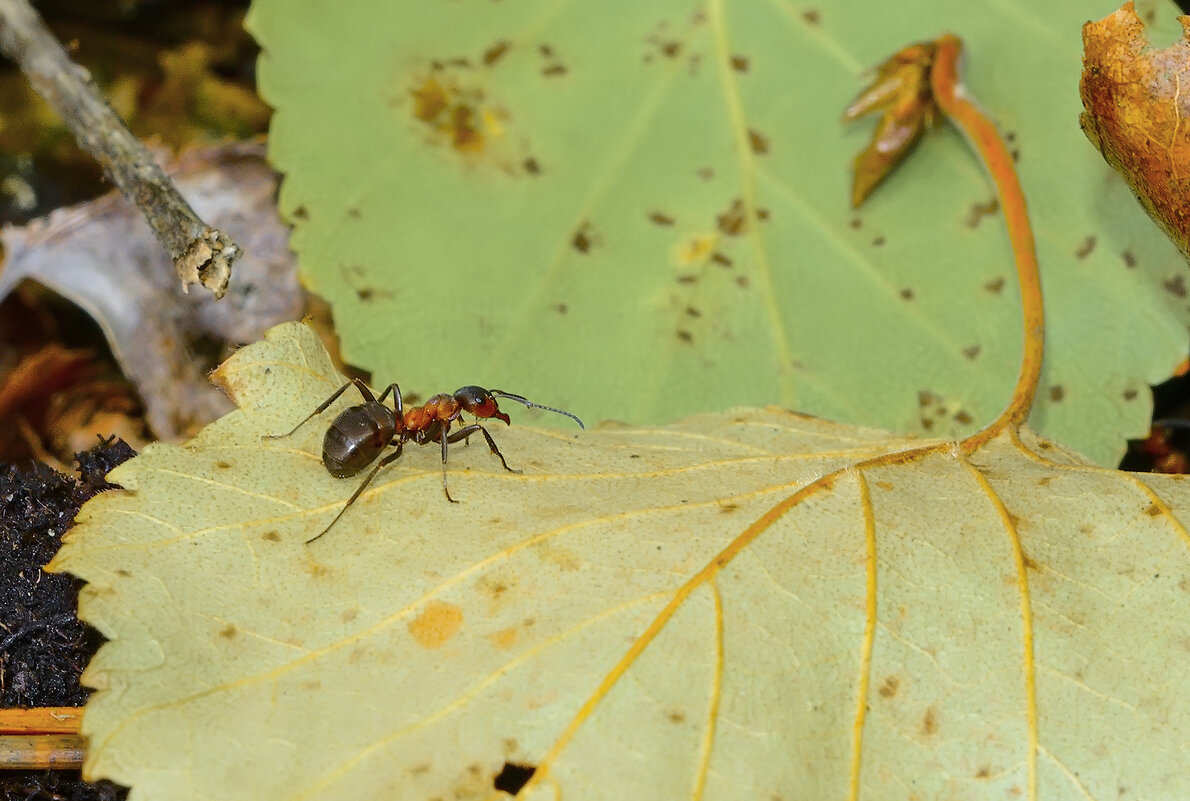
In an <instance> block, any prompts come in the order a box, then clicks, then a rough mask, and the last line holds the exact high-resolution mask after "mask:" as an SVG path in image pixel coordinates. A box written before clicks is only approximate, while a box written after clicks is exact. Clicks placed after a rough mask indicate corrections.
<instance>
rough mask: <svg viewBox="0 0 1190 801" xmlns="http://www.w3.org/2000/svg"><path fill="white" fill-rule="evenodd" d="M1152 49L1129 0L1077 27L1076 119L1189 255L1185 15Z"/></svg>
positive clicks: (1189, 65) (1189, 54) (1189, 79)
mask: <svg viewBox="0 0 1190 801" xmlns="http://www.w3.org/2000/svg"><path fill="white" fill-rule="evenodd" d="M1180 21H1181V23H1182V29H1183V35H1182V38H1181V39H1179V40H1178V41H1177V42H1174V43H1173V44H1172V45H1170V46H1169V47H1167V48H1165V49H1163V50H1158V49H1155V48H1153V47H1152V46H1151V45H1150V44H1149V41H1148V38H1147V36H1146V35H1145V25H1144V23H1143V22H1142V21H1141V19H1140V17H1139V16H1137V14H1136V9H1135V8H1134V7H1133V4H1132V2H1131V0H1129V2H1127V3H1125V4H1124V5H1123V6H1122V7H1121V8H1120V9H1119V10H1118V11H1115V12H1113V13H1112V14H1109V15H1108V16H1106V17H1104V18H1103V19H1101V20H1099V21H1098V22H1088V23H1087V24H1086V25H1084V26H1083V48H1084V50H1085V55H1084V58H1083V77H1082V81H1081V83H1080V90H1081V93H1082V97H1083V107H1084V108H1085V109H1086V110H1085V111H1084V112H1083V113H1082V115H1081V117H1080V119H1079V122H1080V123H1081V125H1082V128H1083V132H1084V133H1086V135H1087V138H1088V139H1090V140H1091V142H1092V143H1093V144H1094V145H1095V146H1096V147H1098V148H1099V151H1100V152H1101V153H1102V154H1103V158H1104V159H1106V160H1107V163H1108V164H1110V165H1111V166H1112V167H1114V168H1115V169H1116V170H1117V171H1119V172H1120V174H1121V175H1123V176H1124V179H1125V180H1126V181H1127V182H1128V185H1129V186H1130V187H1131V188H1132V191H1133V192H1134V193H1135V194H1136V197H1137V199H1138V200H1139V201H1140V202H1141V205H1142V206H1144V208H1145V210H1146V211H1148V213H1149V215H1150V216H1151V217H1152V218H1153V219H1154V220H1155V221H1156V222H1157V223H1158V224H1159V225H1160V226H1161V227H1162V228H1163V229H1164V230H1165V233H1166V234H1167V235H1168V236H1169V238H1170V239H1172V240H1173V241H1174V242H1175V243H1176V244H1177V246H1178V247H1179V248H1181V250H1182V253H1183V255H1186V256H1187V257H1188V258H1190V124H1187V117H1188V116H1190V17H1181V18H1180Z"/></svg>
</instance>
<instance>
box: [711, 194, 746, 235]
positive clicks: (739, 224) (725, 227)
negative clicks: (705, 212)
mask: <svg viewBox="0 0 1190 801" xmlns="http://www.w3.org/2000/svg"><path fill="white" fill-rule="evenodd" d="M715 224H716V227H717V228H718V229H719V230H720V232H722V233H723V234H725V235H726V236H739V235H740V234H741V233H743V231H744V227H745V224H746V219H745V216H744V201H743V200H742V199H741V198H736V199H735V200H733V201H732V202H731V206H729V207H728V209H727V211H725V212H723V213H722V214H719V215H717V216H716V217H715Z"/></svg>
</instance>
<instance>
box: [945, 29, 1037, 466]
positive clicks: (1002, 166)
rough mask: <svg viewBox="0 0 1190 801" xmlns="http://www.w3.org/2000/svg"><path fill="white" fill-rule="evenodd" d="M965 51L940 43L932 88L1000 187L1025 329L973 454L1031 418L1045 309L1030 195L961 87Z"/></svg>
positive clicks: (966, 444) (968, 442)
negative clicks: (1002, 395) (1005, 386)
mask: <svg viewBox="0 0 1190 801" xmlns="http://www.w3.org/2000/svg"><path fill="white" fill-rule="evenodd" d="M962 48H963V43H962V41H960V40H959V38H958V37H956V36H951V35H949V34H947V35H945V36H943V37H942V38H941V39H939V40H938V42H937V50H936V52H935V54H934V63H933V66H932V68H931V70H930V87H931V89H932V90H933V92H932V93H933V96H934V100H935V102H937V104H938V108H939V109H940V110H941V111H942V113H943V114H945V115H946V116H947V117H948V118H949V119H950V121H951V122H952V123H954V124H955V125H956V126H958V128H959V130H961V131H962V132H963V134H964V135H965V136H966V137H967V140H968V141H969V142H970V144H971V147H973V148H975V151H976V153H978V154H979V157H980V158H981V159H982V160H983V163H984V165H985V166H986V167H987V170H988V173H989V174H990V175H991V177H992V181H993V182H994V183H995V184H996V191H997V192H998V193H999V195H1000V208H1001V209H1003V210H1004V225H1005V226H1006V227H1007V228H1008V240H1009V242H1010V243H1011V244H1012V252H1013V255H1014V257H1015V258H1016V272H1017V281H1018V282H1019V284H1020V288H1021V314H1022V316H1023V317H1024V329H1025V330H1024V343H1023V345H1022V349H1023V350H1022V354H1021V369H1020V373H1019V375H1018V376H1017V380H1016V387H1015V388H1014V389H1013V391H1012V400H1011V401H1009V404H1008V406H1007V408H1005V409H1004V411H1003V412H1001V413H1000V416H999V417H997V418H996V419H995V420H993V421H992V422H991V423H989V424H988V425H987V426H986V427H985V428H984V429H983V430H981V431H979V432H977V433H975V434H973V435H972V436H970V437H967V438H966V439H964V440H963V441H962V443H961V446H962V449H963V451H964V452H966V453H971V452H973V451H975V450H977V449H978V448H979V447H980V446H981V445H983V444H984V443H985V442H987V441H988V440H991V439H993V438H994V437H996V436H997V435H998V434H999V433H1000V432H1001V431H1003V430H1005V429H1006V428H1018V427H1019V426H1020V425H1021V424H1022V423H1024V422H1025V420H1026V419H1027V418H1028V417H1029V411H1030V410H1031V409H1032V408H1033V399H1034V397H1035V396H1036V395H1037V385H1038V383H1039V382H1040V380H1041V361H1042V354H1043V352H1044V349H1045V309H1044V306H1043V305H1042V302H1041V276H1040V272H1039V265H1038V263H1037V247H1036V244H1035V243H1034V241H1033V227H1032V226H1031V225H1030V224H1029V212H1028V209H1027V208H1026V205H1025V193H1024V192H1023V191H1022V190H1021V182H1020V180H1019V179H1018V178H1017V174H1016V167H1015V166H1014V165H1013V161H1012V155H1011V154H1010V153H1009V152H1008V148H1007V147H1006V146H1005V145H1004V140H1002V139H1001V138H1000V134H999V133H997V132H996V127H995V126H994V125H993V124H992V123H991V121H990V120H989V119H988V118H987V116H986V115H984V113H983V112H982V111H980V110H979V108H978V107H977V106H976V105H975V104H974V103H972V102H971V101H970V100H969V99H968V97H967V93H966V92H965V91H964V90H963V86H962V83H961V82H960V81H959V77H958V62H959V56H960V54H961V53H962Z"/></svg>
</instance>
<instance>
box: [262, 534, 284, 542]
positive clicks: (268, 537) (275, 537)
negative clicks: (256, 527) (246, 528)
mask: <svg viewBox="0 0 1190 801" xmlns="http://www.w3.org/2000/svg"><path fill="white" fill-rule="evenodd" d="M260 538H261V539H262V540H264V541H266V542H280V541H281V535H280V534H279V533H278V532H276V531H266V532H265V533H263V534H261V535H260Z"/></svg>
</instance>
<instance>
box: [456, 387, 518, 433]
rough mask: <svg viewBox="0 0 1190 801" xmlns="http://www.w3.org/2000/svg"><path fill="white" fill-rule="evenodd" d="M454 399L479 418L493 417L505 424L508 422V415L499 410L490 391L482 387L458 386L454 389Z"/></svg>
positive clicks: (466, 410)
mask: <svg viewBox="0 0 1190 801" xmlns="http://www.w3.org/2000/svg"><path fill="white" fill-rule="evenodd" d="M454 399H455V401H457V402H458V404H459V405H460V406H462V407H463V411H465V412H467V413H468V414H473V415H475V416H476V417H479V418H481V419H487V418H490V417H494V418H496V419H497V420H501V421H503V422H504V424H505V425H508V424H509V420H508V415H506V414H505V413H504V412H502V411H500V407H499V406H497V405H496V399H495V398H493V397H492V393H491V392H488V391H487V390H486V389H484V388H483V387H474V386H472V387H460V388H459V389H456V390H455V393H454Z"/></svg>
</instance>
